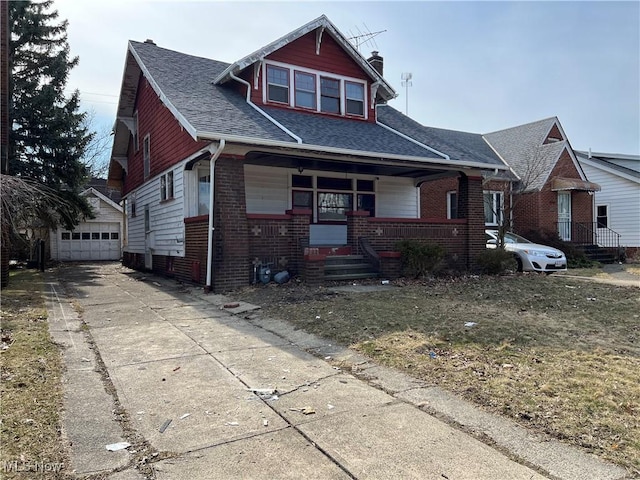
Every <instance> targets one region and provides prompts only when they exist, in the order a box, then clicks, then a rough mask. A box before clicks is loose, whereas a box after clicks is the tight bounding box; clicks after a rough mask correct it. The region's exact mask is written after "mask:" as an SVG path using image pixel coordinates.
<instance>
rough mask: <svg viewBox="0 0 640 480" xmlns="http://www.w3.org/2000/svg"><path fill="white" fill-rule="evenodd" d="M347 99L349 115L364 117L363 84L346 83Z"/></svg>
mask: <svg viewBox="0 0 640 480" xmlns="http://www.w3.org/2000/svg"><path fill="white" fill-rule="evenodd" d="M344 86H345V90H346V98H347V114H349V115H358V116H360V117H363V116H364V85H363V84H362V83H354V82H345V83H344Z"/></svg>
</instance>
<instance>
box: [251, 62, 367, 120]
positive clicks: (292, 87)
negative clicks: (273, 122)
mask: <svg viewBox="0 0 640 480" xmlns="http://www.w3.org/2000/svg"><path fill="white" fill-rule="evenodd" d="M268 66H273V67H277V68H282V69H285V70H289V106H290V107H293V108H300V109H303V110H305V111H315V112H317V113H322V114H324V115H334V116H341V117H348V118H358V119H364V120H367V119H368V118H369V103H370V99H369V95H368V94H367V92H368V89H367V85H368V84H367V82H366V81H365V80H362V79H360V78H354V77H348V76H341V75H336V74H335V73H331V72H324V71H322V70H314V69H310V68H305V67H300V66H297V65H290V64H287V63H283V62H274V61H269V62H266V61H265V62H263V65H262V102H263V103H264V104H265V105H269V104H272V105H283V103H281V102H276V101H273V100H268V91H267V87H268V85H267V67H268ZM295 72H301V73H308V74H311V75H314V76H315V79H316V109H315V110H313V109H309V108H304V107H296V106H295V105H296V103H295ZM320 77H326V78H331V79H334V80H338V81H339V82H340V113H339V114H335V113H325V112H322V111H321V110H320ZM345 82H350V83H357V84H360V85H362V87H363V92H364V105H363V106H364V113H363V115H356V114H347V113H346V110H347V108H346V107H347V99H346V87H345Z"/></svg>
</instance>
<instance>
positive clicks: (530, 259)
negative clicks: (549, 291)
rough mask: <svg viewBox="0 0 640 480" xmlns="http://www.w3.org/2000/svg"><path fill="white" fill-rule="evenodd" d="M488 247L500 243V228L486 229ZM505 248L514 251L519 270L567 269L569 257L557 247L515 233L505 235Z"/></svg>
mask: <svg viewBox="0 0 640 480" xmlns="http://www.w3.org/2000/svg"><path fill="white" fill-rule="evenodd" d="M485 236H486V239H487V248H496V247H497V245H498V230H485ZM504 249H505V250H507V251H508V252H513V254H514V256H515V257H516V261H517V262H518V271H519V272H545V273H552V272H561V271H566V270H567V257H566V256H565V255H564V253H563V252H561V251H560V250H558V249H557V248H553V247H548V246H546V245H539V244H537V243H533V242H531V241H529V240H527V239H526V238H523V237H521V236H520V235H516V234H515V233H510V232H509V233H506V234H505V235H504Z"/></svg>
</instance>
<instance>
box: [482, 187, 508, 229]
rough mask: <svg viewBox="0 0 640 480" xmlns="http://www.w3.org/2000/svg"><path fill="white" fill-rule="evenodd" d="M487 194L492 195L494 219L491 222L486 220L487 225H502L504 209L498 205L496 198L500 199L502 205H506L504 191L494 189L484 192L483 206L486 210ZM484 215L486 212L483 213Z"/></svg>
mask: <svg viewBox="0 0 640 480" xmlns="http://www.w3.org/2000/svg"><path fill="white" fill-rule="evenodd" d="M486 194H490V195H491V197H492V204H493V206H492V216H493V221H491V222H486V221H485V223H484V224H485V225H488V226H498V225H500V222H501V221H502V215H503V214H504V213H503V211H502V208H500V209H498V208H497V206H496V198H499V199H500V200H499V201H500V205H504V192H500V191H494V190H484V191H483V192H482V208H483V211H484V196H485V195H486ZM483 215H484V213H483Z"/></svg>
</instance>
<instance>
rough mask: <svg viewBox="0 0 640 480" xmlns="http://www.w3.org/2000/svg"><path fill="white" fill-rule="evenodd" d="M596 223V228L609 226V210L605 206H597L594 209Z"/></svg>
mask: <svg viewBox="0 0 640 480" xmlns="http://www.w3.org/2000/svg"><path fill="white" fill-rule="evenodd" d="M596 222H597V223H598V228H607V227H608V226H609V208H608V207H607V205H598V206H597V207H596Z"/></svg>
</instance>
